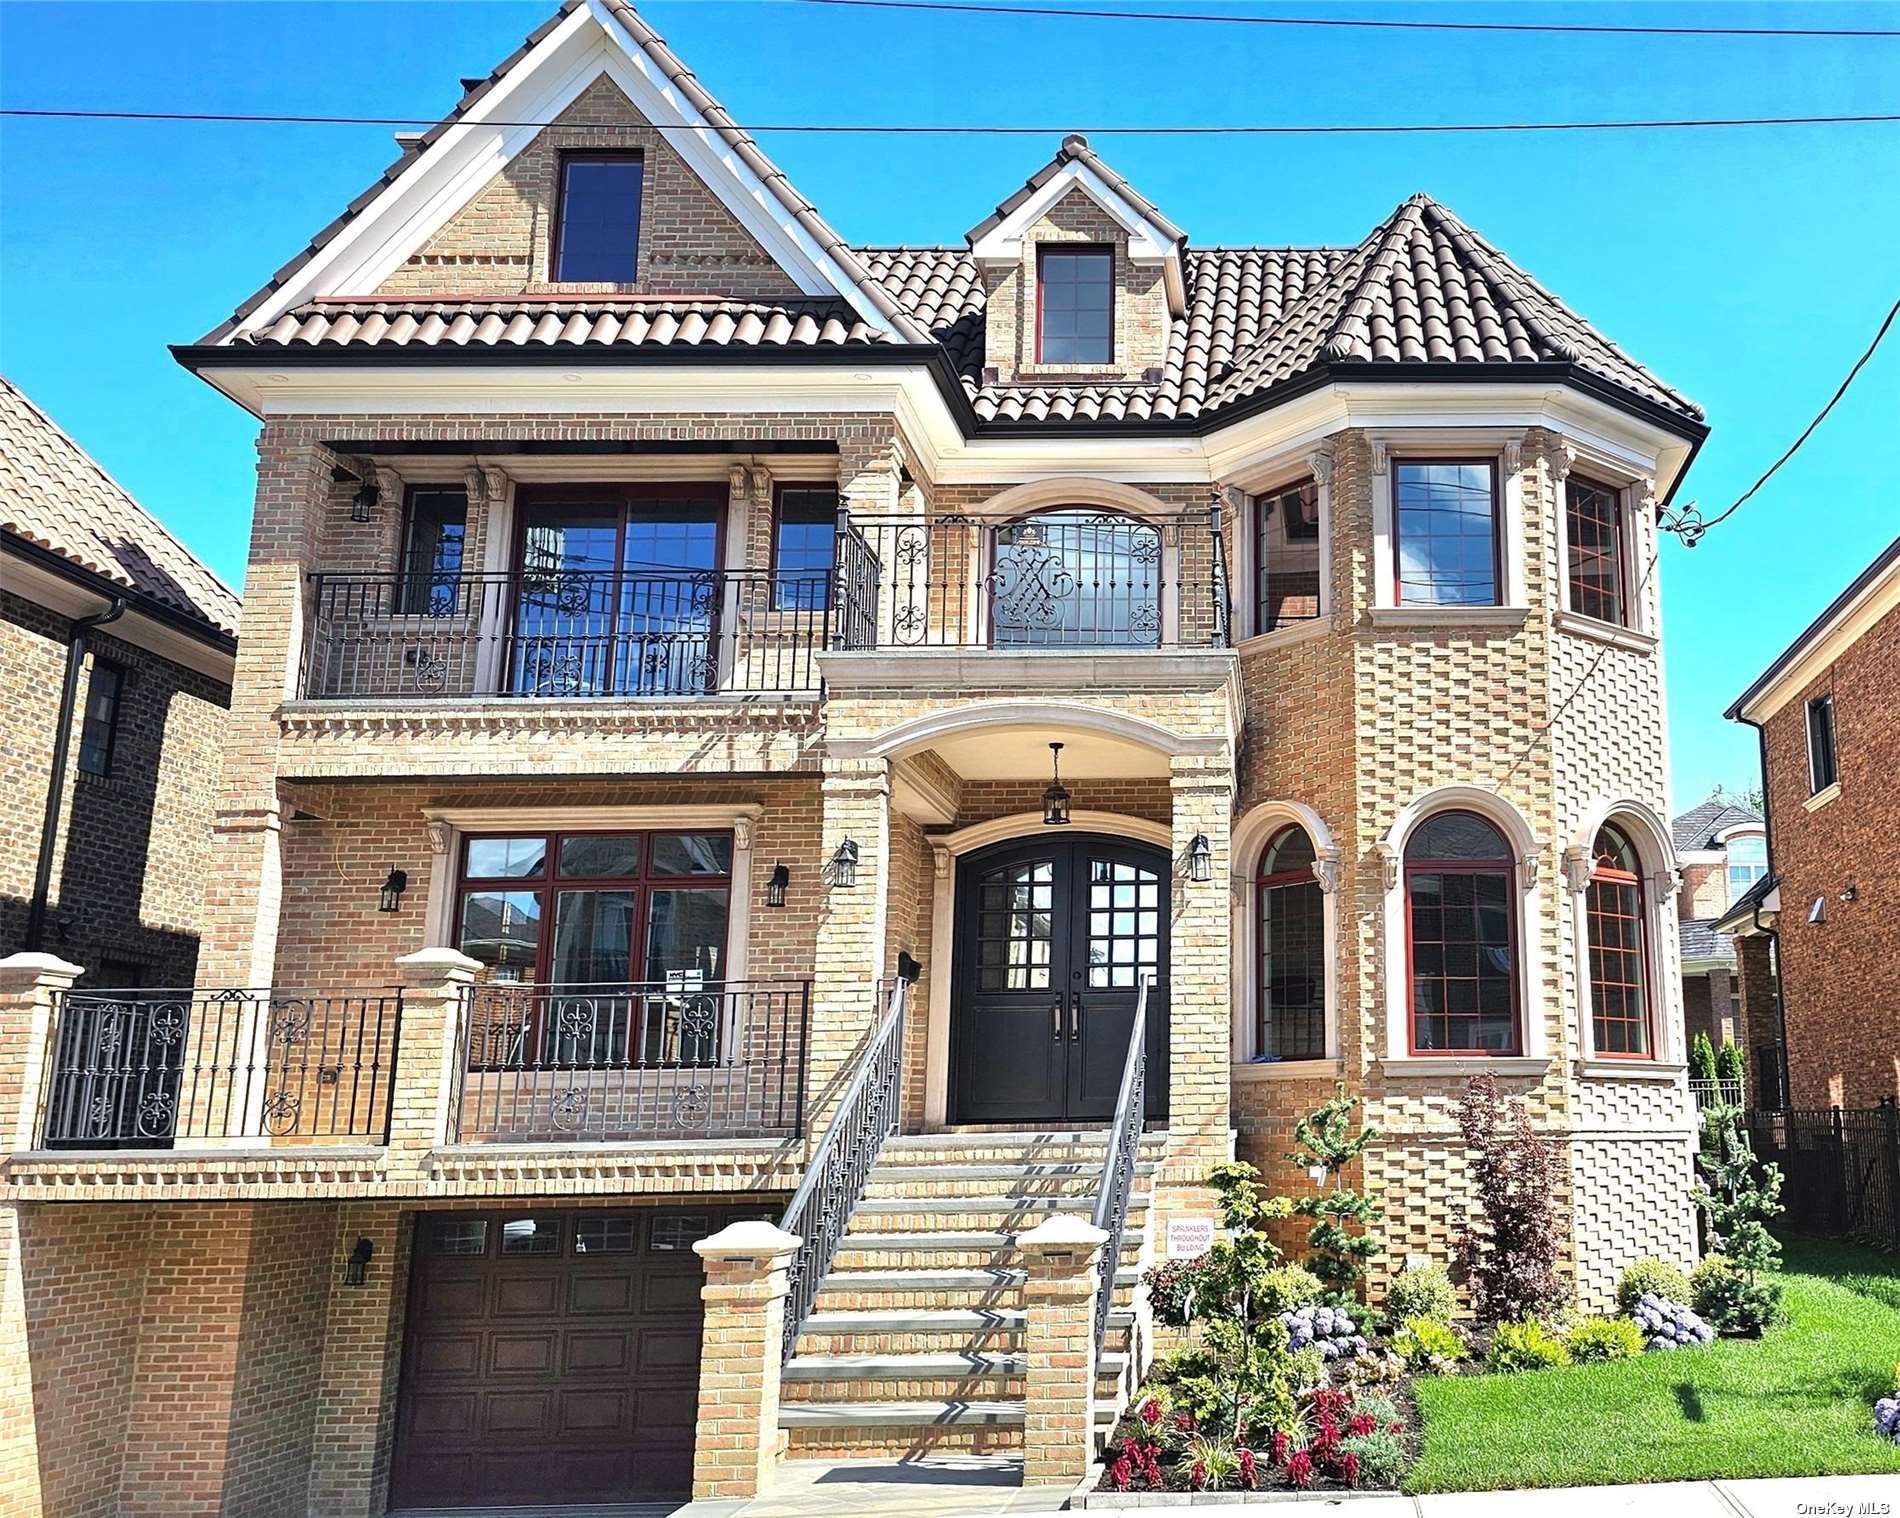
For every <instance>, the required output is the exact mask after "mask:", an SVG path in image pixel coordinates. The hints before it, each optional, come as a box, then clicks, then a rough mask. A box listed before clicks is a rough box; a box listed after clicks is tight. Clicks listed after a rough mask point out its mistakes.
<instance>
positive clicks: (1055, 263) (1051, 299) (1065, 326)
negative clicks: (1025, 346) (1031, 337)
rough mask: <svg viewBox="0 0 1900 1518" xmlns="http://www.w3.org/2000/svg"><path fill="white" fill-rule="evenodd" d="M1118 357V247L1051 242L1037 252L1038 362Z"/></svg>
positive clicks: (1109, 360) (1090, 361)
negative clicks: (1116, 252) (1115, 250)
mask: <svg viewBox="0 0 1900 1518" xmlns="http://www.w3.org/2000/svg"><path fill="white" fill-rule="evenodd" d="M1114 361H1115V252H1114V250H1113V249H1112V248H1087V247H1085V248H1070V247H1052V248H1042V249H1040V250H1038V253H1037V257H1036V362H1037V363H1039V364H1110V363H1113V362H1114Z"/></svg>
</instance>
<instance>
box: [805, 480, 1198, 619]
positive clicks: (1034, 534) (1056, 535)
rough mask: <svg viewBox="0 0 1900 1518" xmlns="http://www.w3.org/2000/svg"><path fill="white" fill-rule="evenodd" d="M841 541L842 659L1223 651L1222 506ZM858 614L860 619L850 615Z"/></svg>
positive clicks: (1043, 515) (947, 524) (855, 523)
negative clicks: (953, 653) (917, 652)
mask: <svg viewBox="0 0 1900 1518" xmlns="http://www.w3.org/2000/svg"><path fill="white" fill-rule="evenodd" d="M847 521H848V530H841V531H840V532H839V534H838V539H837V572H836V575H835V577H834V578H835V581H836V584H835V587H834V591H833V595H834V600H835V601H836V603H837V604H838V606H839V608H840V613H841V614H840V617H839V621H838V638H837V641H836V642H835V644H834V646H836V647H840V648H856V649H870V648H998V649H1018V650H1020V649H1141V648H1163V647H1175V648H1195V647H1200V648H1208V647H1213V648H1224V647H1226V646H1227V645H1228V643H1229V642H1230V641H1231V623H1232V618H1231V609H1230V600H1229V588H1228V583H1227V561H1226V549H1225V546H1224V543H1223V540H1222V528H1221V516H1220V509H1219V508H1218V507H1213V508H1210V509H1208V510H1206V511H1198V512H1191V513H1184V514H1180V515H1176V516H1170V517H1166V518H1162V519H1159V520H1157V519H1154V518H1143V517H1131V516H1122V515H1118V514H1116V513H1112V512H1104V511H1100V510H1096V509H1093V508H1091V509H1086V510H1066V509H1065V510H1056V511H1043V512H1038V513H1036V514H1035V515H1033V516H1028V517H1020V518H1017V519H1015V520H1013V521H999V520H994V519H990V518H985V517H977V516H967V515H955V514H923V513H920V514H915V515H910V516H891V517H863V516H857V515H852V516H850V517H849V518H848V519H847ZM846 607H849V608H850V614H849V615H848V616H847V615H845V614H844V609H845V608H846Z"/></svg>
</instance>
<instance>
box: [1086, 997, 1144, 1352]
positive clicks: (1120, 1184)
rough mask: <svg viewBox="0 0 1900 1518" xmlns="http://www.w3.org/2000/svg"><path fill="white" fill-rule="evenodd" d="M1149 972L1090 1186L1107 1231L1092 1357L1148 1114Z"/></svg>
mask: <svg viewBox="0 0 1900 1518" xmlns="http://www.w3.org/2000/svg"><path fill="white" fill-rule="evenodd" d="M1153 984H1154V977H1153V976H1152V975H1144V976H1142V977H1141V989H1140V991H1139V992H1138V993H1137V994H1136V996H1135V1022H1134V1026H1133V1027H1131V1028H1130V1029H1129V1030H1128V1054H1127V1056H1126V1057H1125V1058H1124V1059H1123V1061H1122V1083H1121V1091H1120V1094H1119V1095H1117V1096H1116V1098H1115V1121H1114V1125H1113V1126H1112V1127H1111V1128H1110V1129H1109V1131H1108V1152H1107V1153H1106V1154H1105V1155H1103V1156H1102V1176H1101V1179H1100V1180H1099V1181H1098V1182H1097V1183H1096V1187H1095V1211H1094V1214H1093V1217H1092V1221H1093V1222H1094V1224H1095V1226H1096V1227H1097V1228H1099V1229H1101V1230H1102V1231H1103V1232H1104V1233H1106V1234H1107V1235H1108V1237H1107V1239H1105V1240H1104V1241H1103V1243H1102V1258H1101V1261H1100V1263H1099V1264H1098V1266H1097V1267H1096V1283H1095V1355H1096V1358H1097V1359H1098V1360H1099V1359H1100V1358H1101V1354H1102V1345H1103V1343H1104V1342H1105V1341H1106V1340H1107V1338H1108V1315H1109V1311H1110V1309H1111V1308H1112V1307H1113V1305H1114V1301H1115V1276H1116V1274H1117V1272H1119V1271H1120V1269H1121V1260H1122V1233H1123V1231H1124V1230H1125V1229H1126V1227H1127V1225H1128V1201H1129V1197H1130V1196H1131V1195H1132V1194H1133V1192H1134V1189H1135V1166H1136V1164H1137V1163H1138V1162H1139V1157H1140V1154H1141V1133H1142V1128H1143V1126H1144V1123H1145V1120H1146V1118H1147V1113H1148V1094H1147V1085H1148V990H1149V988H1150V987H1151V986H1152V985H1153Z"/></svg>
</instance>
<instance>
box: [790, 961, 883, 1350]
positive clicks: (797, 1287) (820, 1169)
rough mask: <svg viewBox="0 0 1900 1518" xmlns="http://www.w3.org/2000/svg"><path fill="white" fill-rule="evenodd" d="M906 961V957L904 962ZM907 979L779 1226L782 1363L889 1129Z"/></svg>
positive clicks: (839, 1240) (873, 1035) (810, 1309)
mask: <svg viewBox="0 0 1900 1518" xmlns="http://www.w3.org/2000/svg"><path fill="white" fill-rule="evenodd" d="M906 957H908V956H906ZM909 989H910V977H906V976H905V975H903V974H901V973H900V974H899V976H898V978H897V980H896V983H895V984H894V985H893V987H892V989H891V999H890V1004H889V1010H888V1011H887V1013H886V1014H885V1017H884V1021H883V1022H882V1023H881V1024H879V1026H878V1029H877V1031H876V1032H875V1033H874V1034H872V1036H871V1041H870V1043H869V1044H867V1045H866V1046H865V1050H864V1054H863V1056H862V1057H861V1058H860V1059H859V1060H858V1068H857V1069H856V1070H855V1071H854V1072H853V1073H852V1076H851V1084H850V1085H848V1086H847V1087H846V1088H845V1093H844V1099H843V1100H842V1101H840V1102H839V1103H838V1111H837V1115H836V1116H835V1117H833V1118H832V1120H831V1126H830V1127H829V1128H828V1129H826V1130H825V1136H824V1139H823V1140H822V1141H821V1142H820V1143H819V1145H818V1149H817V1152H816V1153H814V1154H813V1155H812V1157H811V1163H810V1164H809V1165H807V1166H806V1167H805V1177H804V1179H803V1180H802V1181H800V1182H799V1183H798V1190H797V1191H796V1192H795V1193H793V1196H792V1200H791V1202H790V1204H789V1205H788V1206H787V1207H786V1209H785V1213H784V1216H782V1217H781V1218H780V1219H779V1227H780V1228H782V1229H784V1230H785V1232H787V1233H792V1234H797V1235H798V1238H799V1240H800V1243H799V1246H798V1252H797V1253H796V1254H795V1255H793V1256H792V1260H791V1264H790V1265H789V1266H788V1267H787V1270H786V1276H787V1290H786V1297H785V1343H784V1346H783V1355H782V1359H783V1360H790V1359H791V1358H792V1349H793V1346H795V1345H796V1344H797V1343H798V1335H799V1333H800V1331H801V1330H802V1329H803V1328H804V1326H805V1320H806V1319H807V1318H809V1317H810V1316H811V1313H812V1307H813V1304H815V1303H816V1301H817V1300H818V1287H819V1285H820V1283H822V1282H823V1280H824V1279H825V1276H826V1275H827V1274H828V1273H829V1272H830V1270H831V1262H832V1260H833V1259H835V1258H836V1257H837V1254H838V1246H839V1245H840V1244H841V1243H842V1242H843V1240H844V1231H845V1228H846V1226H847V1225H848V1224H849V1223H850V1221H851V1214H852V1213H853V1212H855V1211H856V1210H857V1205H858V1203H859V1202H860V1201H861V1200H862V1199H863V1197H864V1186H865V1182H866V1181H868V1180H869V1179H870V1176H871V1168H872V1166H874V1165H875V1164H876V1163H877V1157H878V1153H879V1151H880V1150H882V1149H883V1147H884V1140H885V1139H887V1138H889V1137H890V1136H891V1134H893V1133H894V1132H896V1131H897V1119H898V1094H899V1091H900V1090H901V1088H902V1084H903V1079H902V1077H903V1069H904V1002H905V998H906V994H907V993H908V991H909Z"/></svg>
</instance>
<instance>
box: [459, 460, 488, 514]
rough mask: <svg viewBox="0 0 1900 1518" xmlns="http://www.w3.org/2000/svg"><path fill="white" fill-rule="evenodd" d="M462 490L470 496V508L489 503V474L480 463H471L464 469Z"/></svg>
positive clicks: (473, 508)
mask: <svg viewBox="0 0 1900 1518" xmlns="http://www.w3.org/2000/svg"><path fill="white" fill-rule="evenodd" d="M462 490H463V493H464V494H466V495H467V496H468V504H469V508H470V510H475V509H477V508H480V507H485V506H487V505H488V476H487V474H485V473H484V472H483V470H482V467H481V465H479V464H470V465H469V466H468V468H466V469H464V470H463V471H462Z"/></svg>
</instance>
